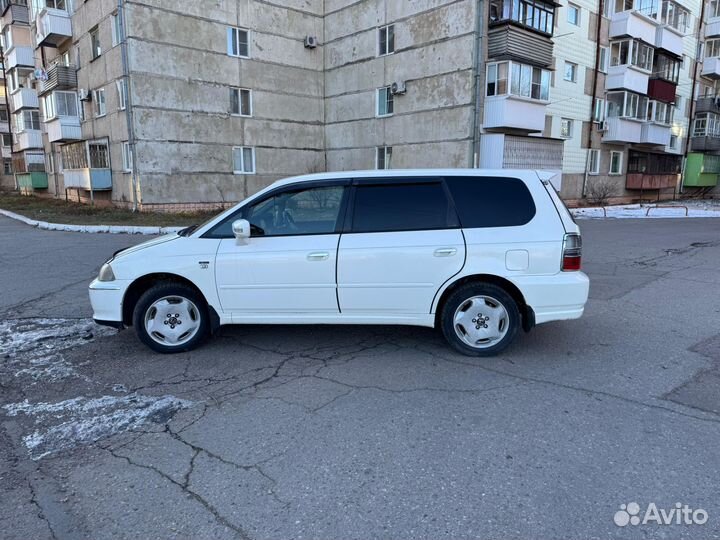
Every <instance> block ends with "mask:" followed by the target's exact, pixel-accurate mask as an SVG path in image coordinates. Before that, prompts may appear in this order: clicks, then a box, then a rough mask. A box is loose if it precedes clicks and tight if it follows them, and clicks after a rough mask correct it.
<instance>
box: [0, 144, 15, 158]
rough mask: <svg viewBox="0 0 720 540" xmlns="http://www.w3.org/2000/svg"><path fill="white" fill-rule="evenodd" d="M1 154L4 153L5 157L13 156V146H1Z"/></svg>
mask: <svg viewBox="0 0 720 540" xmlns="http://www.w3.org/2000/svg"><path fill="white" fill-rule="evenodd" d="M0 155H2V158H3V159H10V158H12V148H11V147H9V146H2V147H0Z"/></svg>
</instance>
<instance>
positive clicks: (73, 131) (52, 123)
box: [45, 116, 82, 143]
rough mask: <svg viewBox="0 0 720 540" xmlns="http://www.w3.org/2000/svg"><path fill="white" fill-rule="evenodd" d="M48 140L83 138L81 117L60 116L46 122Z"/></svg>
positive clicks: (66, 140)
mask: <svg viewBox="0 0 720 540" xmlns="http://www.w3.org/2000/svg"><path fill="white" fill-rule="evenodd" d="M45 128H46V131H47V136H48V141H50V142H51V143H52V142H71V141H79V140H82V130H81V129H80V118H79V117H77V116H59V117H57V118H53V119H52V120H48V121H47V122H46V123H45Z"/></svg>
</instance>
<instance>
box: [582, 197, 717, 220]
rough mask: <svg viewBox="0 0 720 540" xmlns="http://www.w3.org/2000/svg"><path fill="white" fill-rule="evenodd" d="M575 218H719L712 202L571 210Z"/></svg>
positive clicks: (630, 205) (626, 205) (631, 205)
mask: <svg viewBox="0 0 720 540" xmlns="http://www.w3.org/2000/svg"><path fill="white" fill-rule="evenodd" d="M570 212H571V213H572V215H573V216H574V217H576V218H584V219H602V218H606V217H607V218H612V219H623V218H633V219H635V218H651V219H658V218H662V219H665V218H684V217H689V218H708V217H714V218H720V204H717V203H715V202H714V201H683V202H674V203H667V204H663V203H661V204H657V205H655V204H650V205H648V204H644V205H640V204H625V205H619V206H606V207H605V208H604V210H603V208H602V207H591V208H573V209H571V210H570Z"/></svg>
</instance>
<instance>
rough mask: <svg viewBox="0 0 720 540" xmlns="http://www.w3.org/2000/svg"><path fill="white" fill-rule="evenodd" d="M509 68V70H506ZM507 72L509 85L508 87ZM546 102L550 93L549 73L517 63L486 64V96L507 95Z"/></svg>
mask: <svg viewBox="0 0 720 540" xmlns="http://www.w3.org/2000/svg"><path fill="white" fill-rule="evenodd" d="M508 66H509V68H510V69H509V70H508ZM508 71H509V75H510V84H509V85H508ZM508 89H509V91H510V94H512V95H514V96H522V97H527V98H532V99H540V100H545V101H547V100H548V98H549V93H550V72H549V71H547V70H544V69H541V68H538V67H534V66H529V65H527V64H518V63H517V62H499V63H496V64H488V66H487V84H486V87H485V92H486V94H487V95H488V96H501V95H505V94H507V93H508Z"/></svg>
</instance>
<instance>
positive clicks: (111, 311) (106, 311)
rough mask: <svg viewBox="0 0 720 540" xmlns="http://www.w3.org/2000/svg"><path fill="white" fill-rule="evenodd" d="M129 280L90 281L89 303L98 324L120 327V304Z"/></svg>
mask: <svg viewBox="0 0 720 540" xmlns="http://www.w3.org/2000/svg"><path fill="white" fill-rule="evenodd" d="M129 285H130V282H129V281H124V280H117V279H116V280H115V281H98V280H97V279H95V280H93V282H92V283H90V288H89V294H90V305H92V309H93V319H95V322H97V323H98V324H104V325H105V326H114V327H115V328H121V327H122V325H123V317H122V312H123V310H122V305H123V298H124V297H125V290H126V289H127V288H128V286H129Z"/></svg>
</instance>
